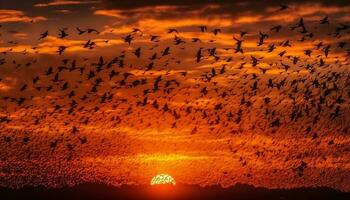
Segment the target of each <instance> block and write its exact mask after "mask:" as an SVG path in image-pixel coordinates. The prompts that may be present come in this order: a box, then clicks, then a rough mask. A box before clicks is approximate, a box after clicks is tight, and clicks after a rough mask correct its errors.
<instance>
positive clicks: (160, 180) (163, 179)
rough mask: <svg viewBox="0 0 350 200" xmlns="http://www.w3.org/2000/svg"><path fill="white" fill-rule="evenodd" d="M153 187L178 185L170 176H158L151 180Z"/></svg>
mask: <svg viewBox="0 0 350 200" xmlns="http://www.w3.org/2000/svg"><path fill="white" fill-rule="evenodd" d="M151 185H176V183H175V180H174V178H173V177H171V176H170V175H168V174H158V175H156V176H155V177H153V178H152V180H151Z"/></svg>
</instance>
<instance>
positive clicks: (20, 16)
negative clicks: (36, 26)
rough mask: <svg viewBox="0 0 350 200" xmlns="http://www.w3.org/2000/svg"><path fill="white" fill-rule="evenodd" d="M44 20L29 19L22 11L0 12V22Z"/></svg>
mask: <svg viewBox="0 0 350 200" xmlns="http://www.w3.org/2000/svg"><path fill="white" fill-rule="evenodd" d="M44 20H46V18H45V17H43V16H36V17H29V16H26V15H25V14H24V13H23V12H22V11H19V10H6V9H1V10H0V22H2V23H6V22H25V23H29V22H37V21H44Z"/></svg>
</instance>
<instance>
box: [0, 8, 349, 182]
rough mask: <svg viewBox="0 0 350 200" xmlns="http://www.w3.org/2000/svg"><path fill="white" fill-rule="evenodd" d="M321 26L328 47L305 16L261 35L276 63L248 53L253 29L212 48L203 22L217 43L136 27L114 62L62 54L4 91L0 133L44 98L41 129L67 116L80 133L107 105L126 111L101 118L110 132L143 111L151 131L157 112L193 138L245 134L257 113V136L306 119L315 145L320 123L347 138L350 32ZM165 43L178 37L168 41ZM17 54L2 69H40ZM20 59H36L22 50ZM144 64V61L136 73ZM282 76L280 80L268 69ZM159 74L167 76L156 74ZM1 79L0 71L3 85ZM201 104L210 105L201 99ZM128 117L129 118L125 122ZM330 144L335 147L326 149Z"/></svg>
mask: <svg viewBox="0 0 350 200" xmlns="http://www.w3.org/2000/svg"><path fill="white" fill-rule="evenodd" d="M286 9H288V6H284V5H281V8H280V11H283V10H286ZM317 27H319V28H320V29H321V28H325V27H326V29H327V30H328V31H329V33H328V35H326V36H325V37H326V39H325V41H320V40H317V39H315V37H316V36H317V34H321V33H318V32H313V29H312V28H311V27H309V26H308V25H307V23H306V22H305V21H304V19H303V18H300V19H299V20H298V21H297V23H293V24H292V25H291V26H287V25H286V26H282V25H277V26H273V27H271V28H270V29H269V30H268V31H267V32H264V31H260V32H258V34H257V35H256V39H255V40H256V47H255V48H257V49H258V48H260V50H259V52H260V53H264V54H266V55H272V54H273V53H277V54H276V56H273V59H269V58H264V56H256V55H254V54H252V53H250V51H252V50H251V49H249V48H248V47H247V48H246V47H245V42H246V41H248V39H247V37H255V33H251V32H248V31H241V32H240V33H238V34H236V35H234V36H233V37H232V44H233V45H232V46H231V47H228V48H225V47H216V46H215V45H216V44H217V43H216V42H217V40H219V39H220V38H219V36H220V34H223V30H221V29H220V28H215V29H212V30H211V31H210V30H209V27H207V26H205V25H203V26H200V27H198V29H197V30H198V31H199V32H200V33H203V34H208V33H209V32H211V34H212V39H209V40H207V41H204V39H202V38H200V37H195V38H190V39H187V38H183V37H181V32H180V31H179V30H177V29H174V28H170V29H168V31H167V32H166V33H165V34H166V36H162V35H152V34H151V35H147V34H145V33H144V32H143V30H141V29H139V28H133V29H132V30H131V31H130V33H128V34H126V35H125V36H123V37H122V38H121V39H122V40H123V41H124V42H125V43H126V44H125V45H127V47H126V49H125V50H121V52H120V55H118V56H116V57H115V58H111V59H108V58H106V57H105V56H103V55H101V56H98V57H99V58H98V59H97V62H96V61H95V60H93V61H90V60H89V58H83V59H82V61H79V60H78V59H75V58H74V59H71V58H62V59H61V60H62V62H61V64H59V65H58V66H57V67H51V66H50V67H47V68H46V69H45V70H41V71H40V70H39V72H36V73H37V74H36V75H35V76H33V77H31V80H29V81H28V80H27V81H26V82H25V83H23V84H21V85H19V86H17V88H15V89H11V90H10V92H8V94H7V93H6V92H1V95H0V97H1V102H2V103H1V104H2V105H3V106H1V107H2V108H1V109H2V110H1V112H2V115H1V118H0V127H5V126H6V124H11V123H18V122H16V120H18V119H12V118H11V117H10V115H11V112H15V111H18V110H21V109H22V110H23V108H24V109H28V110H30V109H34V108H39V109H40V108H43V106H42V105H40V104H41V103H40V104H37V103H36V102H35V101H34V100H35V98H36V97H41V98H43V99H42V101H46V102H48V104H49V105H50V109H49V110H44V111H43V112H45V113H42V114H41V115H38V116H32V113H30V112H28V113H26V115H27V116H30V117H31V118H32V119H31V120H32V122H30V124H31V125H32V126H36V125H40V124H41V123H42V122H43V121H45V119H46V118H50V116H57V115H63V116H64V118H65V119H67V118H72V119H73V118H75V117H76V116H77V115H80V116H83V120H80V121H79V122H78V123H75V122H74V123H72V122H71V123H70V122H66V125H67V127H68V128H69V129H70V131H71V132H72V133H74V134H76V133H78V132H79V131H80V127H81V126H83V125H88V124H91V123H94V122H92V121H91V118H93V116H94V115H98V114H95V113H98V112H99V111H100V110H103V109H104V107H112V108H113V109H115V110H117V108H118V107H119V106H121V107H123V106H124V107H123V109H122V111H121V112H120V114H119V115H118V116H112V117H111V118H110V119H107V117H103V114H101V117H102V121H104V120H107V121H108V120H110V121H113V122H114V124H113V126H118V124H120V123H122V122H123V121H124V123H126V124H131V123H134V122H136V121H137V122H138V124H143V123H146V121H148V120H147V119H146V118H147V117H146V118H145V117H138V116H139V114H138V113H142V112H146V113H147V114H148V115H152V116H151V117H150V118H152V119H153V121H148V122H147V123H146V124H145V126H148V127H149V126H152V125H153V123H154V124H162V123H163V122H162V120H160V118H161V117H159V116H165V115H166V116H167V117H166V119H167V120H168V121H167V124H168V125H169V126H170V127H171V128H177V127H178V126H179V124H180V123H179V121H180V120H181V119H184V120H183V123H187V126H189V127H191V131H190V134H197V133H199V132H203V131H205V132H208V133H209V134H210V133H215V132H220V131H228V132H230V133H233V134H234V133H239V132H244V131H242V129H245V128H247V127H245V125H246V124H245V125H244V121H246V120H249V119H248V118H251V116H259V117H256V118H255V119H253V120H255V121H263V123H256V124H254V123H252V121H249V129H251V130H257V129H259V127H260V130H271V129H272V130H273V131H276V130H278V129H279V128H281V127H283V128H284V129H288V127H293V124H296V123H297V122H301V123H302V124H303V126H304V131H305V132H306V133H308V134H311V135H312V138H313V139H316V138H317V137H318V134H319V133H318V132H317V131H318V130H315V129H316V128H315V127H321V128H320V132H322V130H321V129H322V127H326V126H328V125H329V124H335V126H336V127H341V129H338V131H339V132H343V133H349V130H350V125H349V122H350V121H349V119H350V113H349V103H350V73H349V72H350V70H349V60H350V49H346V48H348V47H349V46H348V43H347V42H346V40H347V39H346V38H348V36H349V35H350V26H349V25H345V24H339V25H337V26H335V29H334V30H333V29H330V28H327V27H331V20H330V19H329V18H328V17H324V18H323V19H322V20H320V21H319V23H318V24H317ZM1 28H4V27H1ZM282 31H285V32H287V33H288V35H291V36H293V38H291V39H288V38H287V39H285V40H283V41H279V42H275V41H273V42H270V41H269V38H271V37H273V36H275V35H278V34H279V33H281V32H282ZM73 34H74V35H79V36H80V35H89V34H94V36H98V35H99V34H100V31H98V30H96V29H92V28H88V29H81V28H76V32H75V33H73V32H69V29H67V28H62V29H60V30H59V35H58V38H60V39H66V38H68V37H69V36H71V35H73ZM49 36H50V32H49V31H45V32H43V33H42V34H41V35H40V36H39V37H38V40H39V41H42V40H45V39H46V38H47V37H49ZM163 37H173V39H172V40H168V39H164V40H162V38H163ZM287 37H288V36H287ZM138 38H147V40H148V42H149V44H147V45H144V46H137V45H139V44H138V41H137V40H138ZM295 38H297V39H298V40H296V41H294V39H295ZM343 38H345V39H343ZM335 41H339V42H335ZM12 42H13V41H12ZM105 42H106V43H108V42H109V41H108V40H106V41H105ZM303 43H312V44H313V47H312V48H305V49H303V50H302V52H303V54H295V55H293V52H294V51H293V48H294V47H295V46H299V47H300V46H303ZM148 45H150V46H151V47H149V46H148ZM163 45H165V46H164V47H163ZM190 45H191V46H192V48H190V47H189V46H190ZM201 46H205V47H201ZM82 47H83V48H85V49H89V50H94V49H97V50H98V44H97V43H96V42H95V41H94V40H93V39H91V40H88V41H86V42H85V43H84V44H82ZM130 47H132V48H131V49H132V50H130ZM57 48H58V49H57V54H58V55H59V56H61V57H62V56H65V54H66V52H65V51H66V50H67V49H69V48H70V47H69V46H59V47H57ZM194 48H197V49H195V52H191V49H194ZM33 50H35V51H36V53H40V49H39V48H37V47H33ZM11 51H12V49H11V48H9V49H8V50H6V51H4V52H2V55H1V57H2V58H1V59H0V66H2V68H5V67H6V66H10V67H12V66H11V64H12V65H13V66H15V68H13V69H14V71H15V70H20V69H23V68H25V69H26V70H27V69H28V68H31V67H33V68H34V65H35V66H36V65H38V64H37V60H36V59H35V60H34V61H31V62H28V63H24V64H23V63H18V62H17V61H16V60H13V61H12V62H11V61H10V57H8V58H7V57H6V56H7V55H10V54H11ZM96 52H97V51H96ZM175 52H186V55H193V58H191V59H190V60H191V61H189V62H188V63H185V62H187V61H185V60H184V59H182V58H180V57H179V55H176V53H175ZM23 53H24V54H26V55H29V56H31V55H32V54H31V53H28V52H26V51H24V52H23ZM332 53H334V54H333V55H332ZM148 55H150V56H149V57H148ZM129 59H130V60H129ZM131 60H132V61H131ZM132 62H135V63H137V64H133V63H132ZM138 62H139V63H143V62H144V63H146V64H145V66H141V67H140V64H139V63H138ZM202 64H203V65H204V64H206V65H208V66H209V67H208V68H209V69H208V68H198V69H197V68H196V67H198V66H201V65H202ZM46 65H50V63H46ZM172 66H183V67H186V68H181V67H178V68H177V69H178V70H173V69H171V68H172ZM191 66H192V67H191ZM210 66H212V67H210ZM135 69H137V70H140V71H142V72H143V74H142V75H141V76H140V75H135V74H134V73H133V71H132V70H135ZM0 70H1V67H0ZM276 70H277V72H276V73H275V74H274V73H272V72H273V71H276ZM157 71H159V72H164V73H162V74H160V75H158V74H157V73H156V72H157ZM270 72H271V73H270ZM5 79H6V77H4V76H2V75H1V74H0V84H1V83H2V82H4V81H5ZM223 82H224V83H223ZM110 83H112V84H110ZM119 91H123V92H124V93H125V96H124V97H123V96H118V95H116V94H117V93H118V92H119ZM47 94H52V96H53V98H52V99H45V97H43V96H45V95H47ZM178 98H180V99H181V98H182V100H181V102H182V103H183V104H181V105H180V106H178V105H175V104H174V102H175V101H177V100H176V99H178ZM205 99H210V100H211V101H208V102H207V101H204V100H205ZM198 102H200V103H198ZM201 103H202V104H201ZM42 104H44V103H42ZM122 105H123V106H122ZM11 106H12V108H13V107H15V110H14V111H11V110H10V109H9V108H10V107H11ZM89 106H90V108H89ZM87 113H89V114H87ZM33 115H34V114H33ZM128 116H132V117H130V119H129V120H127V121H125V120H126V119H128ZM26 119H28V118H26ZM188 119H191V120H188ZM67 121H69V120H67ZM184 121H186V122H184ZM25 122H26V123H28V122H29V121H28V120H25ZM347 123H348V124H347ZM233 127H238V128H236V129H235V130H238V131H232V130H233ZM204 129H205V130H204ZM28 140H29V138H27V141H28ZM5 141H6V142H7V143H9V142H11V138H6V140H5ZM23 142H26V141H23ZM80 142H81V144H82V145H83V144H85V143H87V142H88V138H87V137H84V138H80ZM332 144H333V143H332V142H331V141H330V142H329V145H332ZM48 145H50V148H51V149H53V150H54V149H55V148H56V147H57V145H59V140H53V141H52V142H51V143H50V144H48ZM70 148H72V147H70ZM306 166H307V164H306V163H305V162H303V161H302V162H301V165H300V166H298V167H297V168H295V171H296V173H297V174H298V175H299V176H302V174H303V170H304V169H305V168H306Z"/></svg>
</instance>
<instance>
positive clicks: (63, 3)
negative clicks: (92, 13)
mask: <svg viewBox="0 0 350 200" xmlns="http://www.w3.org/2000/svg"><path fill="white" fill-rule="evenodd" d="M94 3H100V1H66V0H56V1H53V2H50V3H38V4H35V5H34V7H48V6H66V5H81V4H94Z"/></svg>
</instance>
